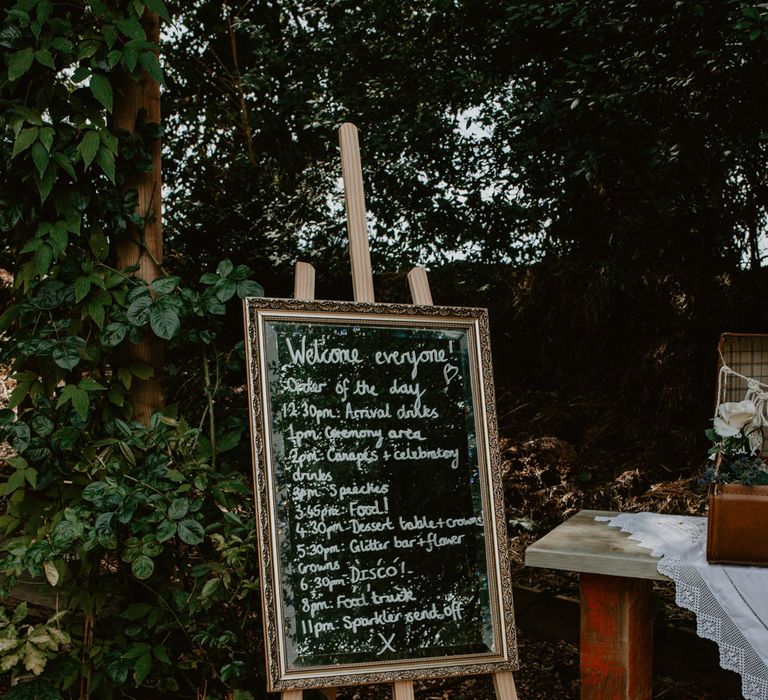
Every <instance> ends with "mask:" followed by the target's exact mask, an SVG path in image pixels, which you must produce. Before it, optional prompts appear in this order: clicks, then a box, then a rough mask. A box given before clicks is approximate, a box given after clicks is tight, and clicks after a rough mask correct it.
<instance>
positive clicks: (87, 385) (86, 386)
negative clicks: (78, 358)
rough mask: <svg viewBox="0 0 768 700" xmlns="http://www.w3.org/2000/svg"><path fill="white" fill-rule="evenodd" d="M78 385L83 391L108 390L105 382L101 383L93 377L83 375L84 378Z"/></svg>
mask: <svg viewBox="0 0 768 700" xmlns="http://www.w3.org/2000/svg"><path fill="white" fill-rule="evenodd" d="M78 386H79V387H80V388H81V389H82V390H83V391H106V390H107V387H105V386H104V385H103V384H100V383H99V382H97V381H96V380H95V379H93V378H92V377H83V379H81V380H80V383H79V384H78Z"/></svg>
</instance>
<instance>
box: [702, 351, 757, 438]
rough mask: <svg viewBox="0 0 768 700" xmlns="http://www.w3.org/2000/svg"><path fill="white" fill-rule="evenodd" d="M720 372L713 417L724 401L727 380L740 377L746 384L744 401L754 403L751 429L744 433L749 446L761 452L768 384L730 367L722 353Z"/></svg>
mask: <svg viewBox="0 0 768 700" xmlns="http://www.w3.org/2000/svg"><path fill="white" fill-rule="evenodd" d="M720 361H721V365H720V372H719V374H718V376H717V406H715V417H717V411H718V409H719V407H720V404H721V403H724V402H725V396H726V392H727V390H728V380H729V379H730V378H731V377H736V378H738V379H741V380H742V381H743V382H744V383H745V384H746V391H745V393H744V398H743V400H744V401H751V402H752V403H753V404H754V405H755V416H754V418H752V421H751V423H749V426H750V427H751V428H752V429H751V430H750V429H749V428H747V429H746V430H745V433H746V434H747V435H748V437H749V444H750V447H751V448H752V449H753V450H755V451H757V452H761V451H762V449H763V430H762V429H763V428H764V427H765V426H768V384H764V383H763V382H760V381H758V380H757V379H754V378H753V377H747V376H745V375H743V374H740V373H739V372H737V371H736V370H733V369H731V368H730V367H729V366H728V365H727V364H725V360H723V357H722V355H721V356H720Z"/></svg>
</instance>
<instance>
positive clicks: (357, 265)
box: [339, 123, 374, 303]
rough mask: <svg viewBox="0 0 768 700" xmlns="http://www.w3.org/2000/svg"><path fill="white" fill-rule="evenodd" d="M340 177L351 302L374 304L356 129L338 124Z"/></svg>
mask: <svg viewBox="0 0 768 700" xmlns="http://www.w3.org/2000/svg"><path fill="white" fill-rule="evenodd" d="M339 148H340V149H341V175H342V178H343V179H344V203H345V205H346V209H347V232H348V233H349V257H350V260H351V262H352V289H353V291H354V295H355V301H367V302H370V303H373V302H374V298H373V275H372V273H371V253H370V250H369V248H368V226H367V224H366V221H365V194H364V191H363V169H362V166H361V165H360V145H359V143H358V139H357V127H356V126H355V125H354V124H349V123H346V124H342V125H341V128H340V129H339Z"/></svg>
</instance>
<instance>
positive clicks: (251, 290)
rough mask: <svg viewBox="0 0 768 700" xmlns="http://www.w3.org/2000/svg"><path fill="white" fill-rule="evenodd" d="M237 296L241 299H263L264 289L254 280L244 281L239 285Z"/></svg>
mask: <svg viewBox="0 0 768 700" xmlns="http://www.w3.org/2000/svg"><path fill="white" fill-rule="evenodd" d="M237 296H239V297H240V298H241V299H245V298H246V297H263V296H264V287H262V286H261V285H260V284H259V283H258V282H254V281H253V280H243V281H242V282H238V283H237Z"/></svg>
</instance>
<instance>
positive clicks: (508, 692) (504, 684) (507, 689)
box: [493, 671, 517, 700]
mask: <svg viewBox="0 0 768 700" xmlns="http://www.w3.org/2000/svg"><path fill="white" fill-rule="evenodd" d="M493 687H494V690H495V691H496V697H497V698H499V700H517V689H516V688H515V678H514V676H513V675H512V673H511V672H510V671H500V672H499V673H494V674H493Z"/></svg>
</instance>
